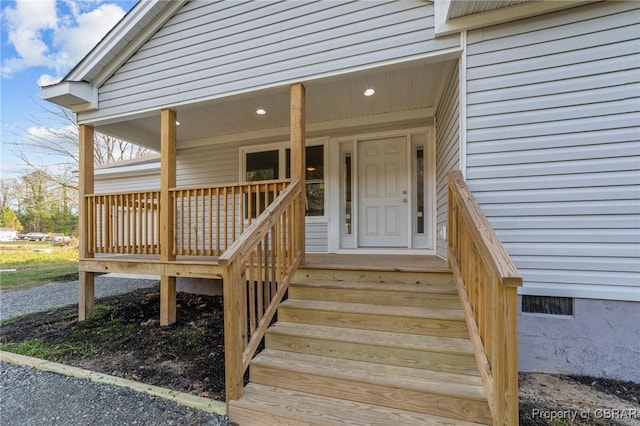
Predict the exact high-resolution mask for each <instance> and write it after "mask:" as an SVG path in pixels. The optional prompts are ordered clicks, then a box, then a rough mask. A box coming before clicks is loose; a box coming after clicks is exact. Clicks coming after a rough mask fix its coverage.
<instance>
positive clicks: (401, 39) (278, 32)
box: [80, 0, 459, 121]
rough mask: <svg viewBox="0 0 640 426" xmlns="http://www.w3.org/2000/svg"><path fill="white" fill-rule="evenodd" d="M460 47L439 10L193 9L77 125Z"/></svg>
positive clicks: (363, 5)
mask: <svg viewBox="0 0 640 426" xmlns="http://www.w3.org/2000/svg"><path fill="white" fill-rule="evenodd" d="M457 46H459V37H458V36H457V35H452V36H446V37H440V38H438V39H435V38H434V29H433V5H432V4H431V3H429V2H423V1H401V2H388V1H379V2H366V1H363V2H342V1H339V2H334V1H317V2H306V1H305V2H301V1H290V2H279V3H275V2H235V1H234V2H231V1H228V2H210V1H204V0H195V1H192V2H189V3H187V4H186V5H185V6H184V7H183V8H182V9H181V10H180V11H179V12H178V13H177V14H176V15H175V16H174V17H173V18H171V19H170V20H169V21H168V22H167V23H166V24H165V25H164V26H163V28H161V29H160V30H159V31H158V32H157V33H156V34H155V35H154V36H153V37H152V38H151V39H150V40H149V41H148V42H147V43H146V44H145V45H144V46H143V47H142V48H141V49H140V50H139V51H138V52H136V53H135V54H134V55H133V56H132V57H131V58H130V59H129V60H128V61H127V63H126V64H125V65H123V66H122V67H121V68H120V69H119V70H118V71H117V72H116V73H115V74H114V75H113V76H112V77H111V78H110V79H109V80H108V81H107V82H106V83H105V84H104V85H103V86H102V87H101V88H100V89H99V104H100V109H99V110H97V111H94V112H87V113H83V114H81V116H80V120H81V121H87V120H99V119H101V118H107V117H114V116H120V115H124V114H130V113H136V112H141V111H151V110H158V109H160V108H162V107H165V106H176V105H181V104H188V103H193V102H197V101H201V100H207V99H215V98H220V97H224V96H227V95H230V94H233V93H240V92H249V91H254V90H258V89H261V88H265V87H272V86H280V85H285V84H288V83H291V82H295V81H305V80H310V79H315V78H319V77H322V76H327V75H334V74H341V73H347V72H350V71H354V70H357V69H362V68H370V67H375V66H380V65H383V64H388V63H393V62H402V61H405V60H411V59H415V58H418V57H421V56H426V55H428V54H430V53H433V52H436V51H439V50H446V49H450V48H452V47H457Z"/></svg>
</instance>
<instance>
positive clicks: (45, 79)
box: [38, 74, 62, 87]
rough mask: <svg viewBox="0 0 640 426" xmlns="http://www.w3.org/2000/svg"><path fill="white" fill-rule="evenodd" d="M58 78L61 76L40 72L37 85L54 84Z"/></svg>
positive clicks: (60, 78)
mask: <svg viewBox="0 0 640 426" xmlns="http://www.w3.org/2000/svg"><path fill="white" fill-rule="evenodd" d="M60 80H62V77H61V76H58V77H54V76H52V75H49V74H42V75H41V76H40V78H38V86H40V87H43V86H50V85H52V84H56V83H57V82H59V81H60Z"/></svg>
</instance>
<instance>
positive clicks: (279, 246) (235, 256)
mask: <svg viewBox="0 0 640 426" xmlns="http://www.w3.org/2000/svg"><path fill="white" fill-rule="evenodd" d="M301 203H302V185H301V183H300V181H299V180H296V181H295V182H293V183H291V184H290V185H289V186H288V187H287V189H286V190H285V191H284V192H282V193H281V194H280V195H278V197H277V198H276V199H275V200H274V202H273V203H271V204H270V205H269V207H267V209H266V210H265V211H264V212H262V214H261V215H260V216H259V217H258V218H257V219H256V220H254V221H253V223H252V224H251V226H249V228H248V229H247V230H246V231H245V233H244V234H243V235H242V237H241V238H240V239H238V240H237V241H236V242H234V243H233V245H231V247H229V249H228V250H227V251H226V252H225V253H223V254H222V256H220V258H219V259H218V263H219V265H221V266H223V267H224V273H223V293H224V336H225V376H226V377H225V380H226V394H227V401H231V400H236V399H238V398H240V396H241V395H242V390H243V386H244V383H243V377H244V373H245V372H246V370H247V368H248V367H249V363H250V361H251V359H252V358H253V356H254V354H255V352H256V350H257V348H258V345H259V344H260V342H261V341H262V338H263V337H264V334H265V331H266V329H267V327H268V326H269V325H270V323H271V321H272V320H273V317H274V314H275V313H276V310H277V308H278V305H279V303H280V301H281V300H282V298H283V296H284V294H285V292H286V290H287V287H288V285H289V282H290V281H291V278H292V276H293V273H294V272H295V270H296V268H297V267H298V265H299V264H300V261H301V259H302V254H303V250H304V248H303V247H301V246H300V243H299V241H300V239H299V238H297V234H298V233H299V232H304V227H303V224H304V222H303V221H304V217H303V216H301V215H300V212H301V211H304V210H302V209H301V208H300V206H301Z"/></svg>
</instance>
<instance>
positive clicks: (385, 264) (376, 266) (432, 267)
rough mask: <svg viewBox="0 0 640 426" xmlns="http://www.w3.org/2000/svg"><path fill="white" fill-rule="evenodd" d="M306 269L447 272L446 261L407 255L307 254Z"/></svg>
mask: <svg viewBox="0 0 640 426" xmlns="http://www.w3.org/2000/svg"><path fill="white" fill-rule="evenodd" d="M302 267H304V268H308V269H360V270H365V269H366V270H370V271H407V272H421V271H425V272H426V271H431V272H437V271H442V272H448V271H449V265H448V264H447V261H446V260H443V259H441V258H439V257H437V256H427V255H417V254H412V255H407V254H387V253H376V254H351V253H349V254H343V253H341V254H326V253H307V255H306V261H305V264H304V265H303V266H302Z"/></svg>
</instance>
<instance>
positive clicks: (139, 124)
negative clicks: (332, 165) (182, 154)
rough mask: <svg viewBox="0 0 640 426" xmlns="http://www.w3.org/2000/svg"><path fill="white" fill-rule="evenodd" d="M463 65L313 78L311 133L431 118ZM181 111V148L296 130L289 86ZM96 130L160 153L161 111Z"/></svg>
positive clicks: (408, 67) (309, 87)
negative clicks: (291, 127) (292, 126)
mask: <svg viewBox="0 0 640 426" xmlns="http://www.w3.org/2000/svg"><path fill="white" fill-rule="evenodd" d="M455 64H456V61H455V60H447V61H442V62H435V63H433V62H429V61H416V62H411V63H407V64H401V65H393V66H388V67H384V68H377V69H371V70H363V71H359V72H353V73H349V74H343V75H337V76H334V77H328V78H324V79H320V80H313V81H306V82H304V84H305V86H306V89H307V96H306V101H307V111H306V114H307V136H308V137H314V136H319V135H321V134H331V135H334V134H335V132H333V131H332V132H328V129H332V130H333V129H338V130H341V131H343V132H344V131H349V130H355V129H356V128H358V127H362V128H364V127H368V128H371V127H375V126H376V125H378V126H380V125H381V124H383V123H385V122H394V121H395V122H398V121H400V122H406V124H411V123H412V122H415V123H414V124H415V125H418V124H419V123H420V121H422V122H423V123H424V122H425V121H426V120H427V119H428V118H430V117H431V116H432V115H433V111H434V110H435V108H436V107H437V105H438V102H439V100H440V97H441V95H442V92H443V89H444V85H445V84H446V82H447V81H448V78H449V76H450V75H451V73H452V71H453V69H454V66H455ZM369 87H371V88H373V89H375V91H376V93H375V94H374V95H373V96H371V97H365V96H364V95H363V92H364V90H365V89H367V88H369ZM258 108H263V109H264V110H266V114H264V115H258V114H256V110H257V109H258ZM175 109H176V110H177V112H178V121H179V122H180V126H178V146H179V147H180V146H181V145H182V146H186V144H187V143H189V142H194V141H196V142H197V141H203V140H211V141H213V142H216V141H218V142H224V141H231V140H260V139H263V140H267V139H281V138H282V137H283V136H286V135H287V134H288V126H289V87H288V86H281V87H274V88H270V89H266V90H260V91H254V92H249V93H244V94H241V95H236V96H231V97H226V98H222V99H216V100H211V101H208V102H203V103H198V104H190V105H182V106H178V107H175ZM330 122H331V124H329V123H330ZM96 130H98V131H101V132H104V133H107V134H111V135H113V136H116V137H119V138H122V139H126V140H129V141H132V142H135V143H138V144H140V145H143V146H147V147H149V148H151V149H156V150H158V149H159V145H160V113H159V111H158V112H157V113H154V114H153V115H147V116H144V117H139V118H135V119H130V120H128V121H120V122H117V123H110V124H106V125H96Z"/></svg>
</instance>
